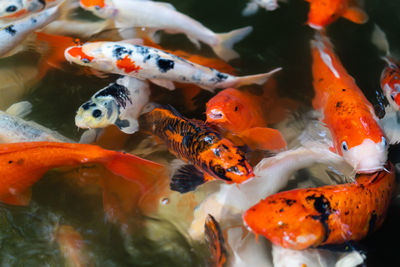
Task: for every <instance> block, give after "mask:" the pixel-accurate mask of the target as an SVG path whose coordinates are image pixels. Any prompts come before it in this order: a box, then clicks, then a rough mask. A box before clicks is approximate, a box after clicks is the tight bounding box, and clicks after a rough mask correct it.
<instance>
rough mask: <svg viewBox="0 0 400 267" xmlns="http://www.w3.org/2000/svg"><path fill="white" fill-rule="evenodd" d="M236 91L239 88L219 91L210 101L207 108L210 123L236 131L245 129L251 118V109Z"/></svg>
mask: <svg viewBox="0 0 400 267" xmlns="http://www.w3.org/2000/svg"><path fill="white" fill-rule="evenodd" d="M235 91H238V90H237V89H233V88H228V89H225V90H223V91H221V92H219V93H218V94H217V95H215V96H214V97H213V98H211V99H210V100H209V101H208V103H207V109H206V115H207V122H208V123H211V124H214V125H218V126H220V127H221V128H224V129H226V130H228V131H231V132H234V133H235V132H240V131H243V130H245V129H246V128H247V125H248V122H249V121H250V119H251V114H250V112H249V110H248V109H247V108H246V106H245V105H244V104H243V101H241V98H240V95H237V94H235V93H236V92H235Z"/></svg>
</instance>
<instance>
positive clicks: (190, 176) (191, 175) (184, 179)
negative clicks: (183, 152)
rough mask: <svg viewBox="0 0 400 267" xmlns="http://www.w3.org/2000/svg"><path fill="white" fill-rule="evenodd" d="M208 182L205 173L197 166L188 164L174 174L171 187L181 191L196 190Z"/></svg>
mask: <svg viewBox="0 0 400 267" xmlns="http://www.w3.org/2000/svg"><path fill="white" fill-rule="evenodd" d="M205 182H206V179H205V178H204V174H203V173H202V172H201V171H199V170H198V169H197V168H196V167H195V166H193V165H191V164H187V165H184V166H182V167H181V168H179V169H178V170H177V171H176V172H175V173H174V175H173V176H172V179H171V183H170V188H171V190H173V191H178V192H179V193H187V192H190V191H194V190H195V189H196V187H198V186H199V185H202V184H204V183H205Z"/></svg>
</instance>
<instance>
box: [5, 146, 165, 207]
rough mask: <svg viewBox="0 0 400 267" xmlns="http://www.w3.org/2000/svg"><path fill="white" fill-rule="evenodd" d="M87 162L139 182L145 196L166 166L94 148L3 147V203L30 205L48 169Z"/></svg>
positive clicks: (125, 154) (121, 153)
mask: <svg viewBox="0 0 400 267" xmlns="http://www.w3.org/2000/svg"><path fill="white" fill-rule="evenodd" d="M83 163H100V164H103V165H104V166H105V167H106V168H108V169H109V170H110V171H111V172H113V173H114V174H116V175H119V176H122V177H124V178H126V179H128V180H130V181H132V182H134V183H136V184H137V185H138V186H139V187H140V190H141V192H142V193H145V192H148V191H149V190H151V188H152V186H153V184H152V181H155V179H157V177H159V176H160V175H161V174H162V171H163V167H162V166H161V165H159V164H157V163H154V162H151V161H148V160H145V159H142V158H139V157H136V156H134V155H130V154H127V153H123V152H116V151H111V150H105V149H102V148H100V147H98V146H94V145H85V144H71V143H58V142H57V143H56V142H29V143H12V144H0V201H1V202H4V203H8V204H14V205H27V204H28V203H29V201H30V196H31V192H30V187H31V186H32V185H33V184H34V183H35V182H36V181H38V180H39V179H40V178H41V177H42V176H43V175H44V174H45V173H46V172H47V171H48V170H50V169H52V168H57V167H63V166H74V165H77V164H83Z"/></svg>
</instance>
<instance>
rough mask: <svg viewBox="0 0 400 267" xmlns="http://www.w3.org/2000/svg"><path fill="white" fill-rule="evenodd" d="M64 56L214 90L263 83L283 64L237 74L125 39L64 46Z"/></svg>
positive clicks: (115, 70) (158, 80)
mask: <svg viewBox="0 0 400 267" xmlns="http://www.w3.org/2000/svg"><path fill="white" fill-rule="evenodd" d="M65 58H66V59H67V60H68V61H70V62H74V63H76V64H79V65H83V66H88V67H91V68H94V69H96V70H99V71H102V72H106V73H115V74H121V75H128V76H131V77H135V78H138V79H141V80H147V79H148V80H150V81H151V82H153V83H155V84H157V85H160V86H162V87H165V88H168V89H170V90H173V89H175V86H174V84H173V82H180V83H191V84H195V85H197V86H199V87H201V88H203V89H206V90H209V91H211V92H213V91H214V89H216V88H228V87H239V86H242V85H249V84H264V83H265V82H266V81H267V80H268V78H269V77H270V76H271V75H272V74H273V73H275V72H277V71H279V70H280V68H277V69H274V70H272V71H270V72H268V73H263V74H257V75H249V76H242V77H237V76H233V75H229V74H226V73H222V72H219V71H218V70H216V69H212V68H209V67H205V66H202V65H199V64H195V63H193V62H190V61H188V60H186V59H183V58H181V57H178V56H175V55H173V54H170V53H167V52H165V51H163V50H160V49H156V48H152V47H147V46H142V45H133V44H129V43H124V42H92V43H86V44H83V45H79V46H72V47H69V48H67V49H66V50H65Z"/></svg>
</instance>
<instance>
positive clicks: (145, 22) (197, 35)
mask: <svg viewBox="0 0 400 267" xmlns="http://www.w3.org/2000/svg"><path fill="white" fill-rule="evenodd" d="M80 5H81V7H82V8H84V9H87V10H89V11H92V12H93V13H94V14H95V15H97V16H99V17H102V18H106V19H113V20H114V21H115V23H116V26H117V27H119V28H131V27H146V28H151V29H153V30H154V31H157V30H164V31H166V32H167V33H183V34H185V35H186V36H188V38H189V39H190V40H191V41H192V42H193V43H194V44H195V45H196V46H198V47H199V46H200V44H199V41H200V42H203V43H205V44H207V45H209V46H211V47H212V48H213V50H214V52H215V53H216V54H217V55H218V56H220V57H221V58H222V59H224V60H231V59H233V58H236V57H238V56H239V55H238V54H237V53H236V52H235V51H234V50H233V49H232V46H233V45H234V44H235V43H236V42H238V41H240V40H241V39H243V38H244V37H246V36H247V35H248V34H250V33H251V31H252V27H250V26H249V27H244V28H241V29H237V30H234V31H231V32H229V33H224V34H216V33H214V32H213V31H211V30H210V29H208V28H206V27H205V26H204V25H202V24H201V23H200V22H198V21H196V20H194V19H192V18H190V17H189V16H186V15H185V14H182V13H180V12H178V11H177V10H175V8H174V7H173V6H172V5H171V4H169V3H165V2H153V1H136V0H108V1H104V0H102V1H92V0H81V1H80Z"/></svg>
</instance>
